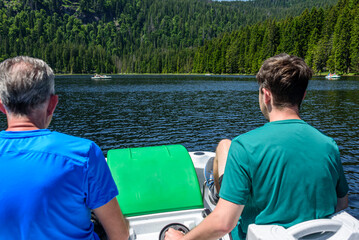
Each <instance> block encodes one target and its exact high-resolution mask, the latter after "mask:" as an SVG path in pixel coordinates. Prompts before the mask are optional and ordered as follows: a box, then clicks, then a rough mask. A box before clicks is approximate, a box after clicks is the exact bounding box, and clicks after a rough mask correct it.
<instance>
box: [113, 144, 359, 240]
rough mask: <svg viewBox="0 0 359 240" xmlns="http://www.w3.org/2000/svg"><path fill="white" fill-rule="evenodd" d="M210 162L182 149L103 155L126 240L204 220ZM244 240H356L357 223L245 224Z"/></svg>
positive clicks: (155, 238)
mask: <svg viewBox="0 0 359 240" xmlns="http://www.w3.org/2000/svg"><path fill="white" fill-rule="evenodd" d="M214 156H215V153H213V152H188V151H187V150H186V149H185V147H183V146H182V145H166V146H154V147H143V148H126V149H114V150H109V151H108V153H107V162H108V165H109V167H110V170H111V172H112V175H113V177H114V180H115V182H116V185H117V187H118V190H119V193H120V194H119V196H118V197H117V199H118V202H119V204H120V206H121V209H122V211H123V214H124V215H125V216H126V218H127V219H128V220H129V222H130V238H129V240H162V239H164V234H165V232H166V231H167V229H168V228H169V227H172V228H175V229H177V230H180V231H183V232H184V233H186V232H188V231H189V230H191V229H193V228H194V227H196V226H197V225H198V224H199V223H200V222H201V221H202V220H203V219H204V218H205V217H206V216H208V214H210V212H211V211H213V209H214V208H215V205H214V204H213V203H212V201H211V200H210V198H209V193H208V188H207V187H206V186H205V184H206V182H205V177H204V172H205V167H206V164H207V162H208V161H209V160H210V159H211V158H213V157H214ZM221 239H222V240H229V239H232V235H231V234H227V235H225V236H223V237H222V238H221ZM247 239H248V240H260V239H263V240H264V239H266V240H274V239H275V240H281V239H283V240H284V239H286V240H294V239H315V240H319V239H331V240H345V239H352V240H354V239H359V221H358V220H357V219H356V218H354V217H352V216H351V215H349V214H348V213H347V212H345V211H342V212H339V213H337V214H334V215H333V216H332V217H331V218H330V219H317V220H311V221H307V222H304V223H300V224H297V225H295V226H293V227H291V228H288V229H284V228H283V227H281V226H278V225H255V224H251V225H250V226H249V228H248V233H247Z"/></svg>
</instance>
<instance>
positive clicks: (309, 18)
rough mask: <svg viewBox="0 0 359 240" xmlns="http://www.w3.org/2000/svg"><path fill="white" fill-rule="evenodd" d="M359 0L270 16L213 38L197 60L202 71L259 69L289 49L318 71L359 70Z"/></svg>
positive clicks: (196, 69)
mask: <svg viewBox="0 0 359 240" xmlns="http://www.w3.org/2000/svg"><path fill="white" fill-rule="evenodd" d="M358 3H359V1H357V0H339V2H338V4H337V5H335V6H333V7H332V8H330V9H327V10H323V9H321V8H319V9H316V8H313V9H311V10H305V11H304V12H303V13H302V14H301V15H300V16H298V17H288V18H286V19H285V20H281V21H275V20H266V21H264V22H260V23H257V24H254V25H251V26H246V27H242V28H241V30H239V31H234V32H232V33H226V34H224V35H223V36H221V37H219V38H216V39H213V40H211V41H207V42H206V43H205V45H204V46H203V47H201V48H199V49H198V51H196V53H195V57H194V60H193V69H192V71H193V72H196V73H206V72H212V73H248V74H253V73H256V72H257V71H258V70H259V68H260V65H261V63H262V62H263V60H264V59H266V58H268V57H270V56H273V55H276V54H278V53H282V52H286V53H288V54H293V55H297V56H300V57H302V58H304V59H305V61H306V62H307V63H308V64H309V65H310V66H311V67H312V68H313V70H314V71H316V72H323V71H330V72H335V71H336V72H340V73H359V5H358Z"/></svg>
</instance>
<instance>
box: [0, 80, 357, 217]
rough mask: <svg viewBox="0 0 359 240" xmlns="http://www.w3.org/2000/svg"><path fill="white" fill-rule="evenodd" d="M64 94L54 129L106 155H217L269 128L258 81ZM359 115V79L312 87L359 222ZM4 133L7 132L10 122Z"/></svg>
mask: <svg viewBox="0 0 359 240" xmlns="http://www.w3.org/2000/svg"><path fill="white" fill-rule="evenodd" d="M56 89H57V94H58V95H59V105H58V107H57V109H56V112H55V115H54V118H53V122H52V123H51V125H50V128H51V129H52V130H56V131H60V132H64V133H67V134H71V135H76V136H79V137H84V138H88V139H91V140H93V141H95V142H96V143H97V144H98V145H99V146H100V147H101V148H102V149H103V151H104V153H105V154H106V153H107V151H108V150H109V149H114V148H127V147H144V146H154V145H162V144H182V145H184V146H185V147H186V148H187V149H188V150H189V151H195V150H206V151H214V150H215V146H216V145H217V143H218V141H219V140H221V139H222V138H233V137H235V136H237V135H239V134H242V133H245V132H247V131H249V130H252V129H254V128H257V127H259V126H261V125H263V124H264V123H265V122H266V121H265V119H264V117H263V116H262V114H261V112H260V109H259V107H258V85H257V83H256V80H255V77H254V76H213V75H212V76H198V75H195V76H177V75H170V76H168V75H166V76H164V75H158V76H154V75H131V76H130V75H117V76H113V78H112V79H111V80H102V81H94V80H91V79H90V76H58V77H57V78H56ZM358 114H359V78H355V77H342V78H341V79H340V80H337V81H328V80H325V79H324V77H323V78H320V77H316V78H314V79H313V80H312V81H311V82H310V84H309V88H308V93H307V96H306V100H305V101H304V103H303V105H302V114H301V116H302V118H303V119H304V120H305V121H307V122H308V123H309V124H311V125H313V126H314V127H316V128H318V129H319V130H321V131H322V132H324V133H325V134H327V135H328V136H330V137H333V138H334V139H335V140H336V141H337V143H338V145H339V148H340V152H341V157H342V162H343V165H344V170H345V174H346V177H347V180H348V182H349V185H350V196H349V201H350V203H349V204H350V209H349V212H350V213H351V214H352V215H354V216H355V217H357V218H359V168H358V158H359V134H358V133H359V118H358ZM1 127H2V128H5V127H6V122H5V118H4V116H2V119H1ZM303 177H305V176H303ZM298 181H300V179H298Z"/></svg>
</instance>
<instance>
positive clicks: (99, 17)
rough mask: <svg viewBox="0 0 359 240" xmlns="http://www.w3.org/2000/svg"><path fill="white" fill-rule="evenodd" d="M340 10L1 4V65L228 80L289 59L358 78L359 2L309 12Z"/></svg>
mask: <svg viewBox="0 0 359 240" xmlns="http://www.w3.org/2000/svg"><path fill="white" fill-rule="evenodd" d="M336 1H337V0H329V1H328V0H316V1H314V0H255V1H248V2H242V1H238V2H237V1H235V2H215V1H213V2H212V1H208V0H196V1H194V0H181V1H178V0H165V1H164V0H131V1H130V0H91V1H85V0H78V1H70V0H15V1H5V0H4V1H0V41H1V44H0V60H1V59H5V58H8V57H12V56H16V55H29V56H34V57H38V58H42V59H44V60H45V61H47V62H48V63H49V64H50V65H51V66H52V67H53V68H54V70H55V71H56V72H58V73H94V72H98V73H101V72H102V73H118V72H130V73H190V72H198V73H207V72H212V73H218V74H222V73H239V72H240V73H255V72H256V71H258V69H259V67H260V65H261V63H262V61H263V60H264V59H266V58H268V57H269V56H272V55H274V54H276V53H279V52H288V53H292V54H297V55H299V56H302V57H306V58H307V59H308V60H307V61H308V63H309V64H310V65H311V66H313V67H314V68H315V69H317V70H318V71H323V70H326V67H327V65H326V63H327V62H328V60H330V59H331V60H332V63H333V67H334V68H338V70H339V69H340V70H341V71H350V69H351V68H353V69H354V68H356V69H358V68H359V67H358V62H359V61H358V60H355V59H354V58H357V57H356V56H358V55H359V53H358V50H357V48H358V43H356V42H358V37H356V38H354V37H350V35H353V36H357V35H358V33H357V32H358V30H355V29H356V28H355V26H353V27H352V26H351V24H352V23H351V22H350V23H349V24H347V23H345V21H354V19H356V18H354V16H356V15H355V14H354V13H353V11H354V10H355V9H356V8H357V3H356V2H357V1H355V0H341V1H340V2H339V3H338V5H337V6H336V7H333V8H331V9H327V10H323V9H322V8H319V10H318V9H316V8H314V9H312V7H313V6H315V7H328V6H329V4H334V3H335V2H336ZM344 8H347V11H348V12H349V13H350V14H349V15H350V16H351V17H350V18H346V17H347V16H345V15H344V14H343V13H342V9H344ZM306 9H312V10H310V11H309V10H306ZM301 12H303V13H302V14H301V15H300V16H298V17H287V16H296V15H298V14H300V13H301ZM328 15H330V16H331V17H330V18H329V17H326V16H328ZM284 18H285V19H284ZM340 18H342V19H343V20H341V21H337V19H340ZM279 19H284V20H279ZM357 21H358V20H357ZM339 22H340V23H339ZM354 22H355V21H354ZM341 28H344V29H346V30H347V31H348V32H349V34H345V36H344V35H342V34H341V32H340V31H341ZM348 29H349V30H348ZM334 32H335V34H333V33H334ZM350 33H352V34H350ZM348 35H349V36H348ZM354 39H356V42H355V41H354ZM344 40H345V47H346V49H345V51H344V50H343V49H344V48H343V49H342V48H340V46H339V44H340V43H342V41H344ZM341 50H343V51H341ZM323 52H325V54H324V55H323ZM349 53H350V54H349ZM348 58H349V60H347V59H348ZM355 71H357V70H355Z"/></svg>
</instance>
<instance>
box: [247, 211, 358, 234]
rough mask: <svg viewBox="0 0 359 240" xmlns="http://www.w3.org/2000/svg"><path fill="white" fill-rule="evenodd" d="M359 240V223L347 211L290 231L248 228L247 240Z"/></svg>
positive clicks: (305, 223)
mask: <svg viewBox="0 0 359 240" xmlns="http://www.w3.org/2000/svg"><path fill="white" fill-rule="evenodd" d="M309 239H310V240H324V239H326V240H358V239H359V221H358V220H357V219H356V218H354V217H352V216H351V215H350V214H348V213H347V212H345V211H341V212H339V213H336V214H334V215H333V216H332V217H331V218H330V219H316V220H310V221H306V222H302V223H299V224H297V225H294V226H292V227H290V228H288V229H285V228H284V227H282V226H278V225H256V224H251V225H249V227H248V232H247V240H309Z"/></svg>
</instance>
